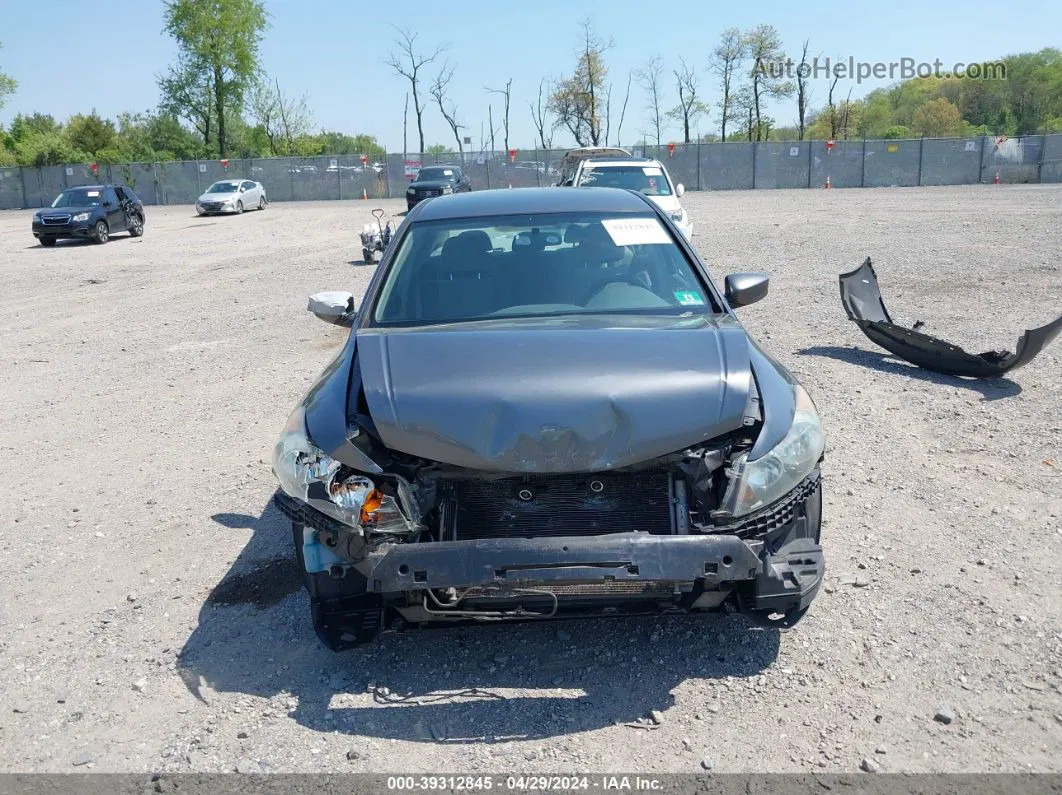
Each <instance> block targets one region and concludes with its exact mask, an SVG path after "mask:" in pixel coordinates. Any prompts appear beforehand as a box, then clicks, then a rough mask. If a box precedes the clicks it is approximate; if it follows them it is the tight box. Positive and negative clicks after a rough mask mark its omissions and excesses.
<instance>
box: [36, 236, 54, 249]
mask: <svg viewBox="0 0 1062 795" xmlns="http://www.w3.org/2000/svg"><path fill="white" fill-rule="evenodd" d="M37 239H38V240H39V241H40V242H41V245H42V246H44V247H45V248H51V247H52V246H54V245H55V241H56V240H58V238H55V237H39V238H37Z"/></svg>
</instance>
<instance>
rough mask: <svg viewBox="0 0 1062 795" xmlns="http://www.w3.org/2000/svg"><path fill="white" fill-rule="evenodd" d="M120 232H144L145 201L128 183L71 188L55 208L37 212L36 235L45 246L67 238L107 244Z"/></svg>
mask: <svg viewBox="0 0 1062 795" xmlns="http://www.w3.org/2000/svg"><path fill="white" fill-rule="evenodd" d="M116 232H129V234H130V235H131V236H132V237H140V236H141V235H143V234H144V204H143V202H141V201H140V199H139V197H138V196H137V195H136V194H135V193H133V191H132V189H130V188H127V187H125V186H124V185H82V186H81V187H77V188H67V189H66V190H64V191H63V192H62V193H60V194H59V195H58V196H57V197H56V199H55V201H53V202H52V205H51V207H49V208H47V209H45V210H38V211H37V212H35V213H34V214H33V236H34V237H35V238H37V240H39V241H40V243H41V245H42V246H54V245H55V242H56V241H57V240H61V239H63V238H81V239H87V240H92V241H94V242H96V243H106V242H107V241H108V240H110V238H111V235H113V234H115V233H116Z"/></svg>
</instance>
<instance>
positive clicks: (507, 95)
mask: <svg viewBox="0 0 1062 795" xmlns="http://www.w3.org/2000/svg"><path fill="white" fill-rule="evenodd" d="M512 90H513V79H512V78H511V77H510V78H509V79H508V81H506V83H505V88H488V89H487V91H489V92H490V93H491V94H501V95H502V97H504V99H505V115H504V116H502V130H503V135H502V140H503V142H504V144H505V151H506V152H508V151H509V101H510V100H511V99H512ZM491 148H492V149H493V148H494V142H493V141H492V142H491Z"/></svg>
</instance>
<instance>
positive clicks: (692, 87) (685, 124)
mask: <svg viewBox="0 0 1062 795" xmlns="http://www.w3.org/2000/svg"><path fill="white" fill-rule="evenodd" d="M679 64H680V65H681V68H680V69H676V70H675V72H674V74H675V86H676V88H678V95H679V104H678V105H676V106H675V107H674V108H672V109H671V110H669V111H668V112H667V116H668V118H669V119H675V120H676V121H679V122H681V123H682V142H683V143H687V144H688V143H689V142H690V127H692V126H693V125H694V123H695V122H696V121H697V119H698V118H699V117H700V116H703V115H707V113H708V106H707V105H705V104H704V103H703V102H701V100H700V99H699V98H698V96H697V91H698V86H697V72H696V70H694V69H691V68H690V67H689V66H687V65H686V61H685V59H684V58H679Z"/></svg>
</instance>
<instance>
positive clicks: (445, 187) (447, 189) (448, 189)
mask: <svg viewBox="0 0 1062 795" xmlns="http://www.w3.org/2000/svg"><path fill="white" fill-rule="evenodd" d="M442 192H443V193H453V192H454V189H453V186H452V185H443V189H442Z"/></svg>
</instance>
